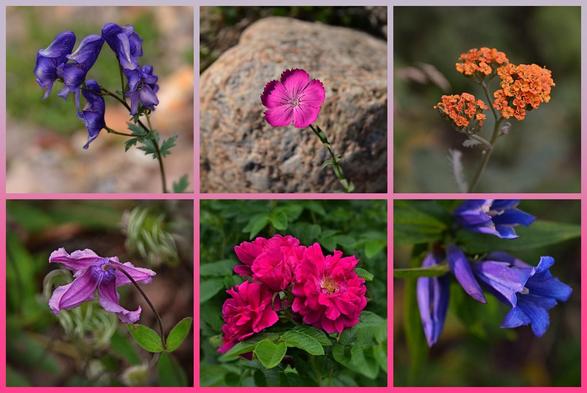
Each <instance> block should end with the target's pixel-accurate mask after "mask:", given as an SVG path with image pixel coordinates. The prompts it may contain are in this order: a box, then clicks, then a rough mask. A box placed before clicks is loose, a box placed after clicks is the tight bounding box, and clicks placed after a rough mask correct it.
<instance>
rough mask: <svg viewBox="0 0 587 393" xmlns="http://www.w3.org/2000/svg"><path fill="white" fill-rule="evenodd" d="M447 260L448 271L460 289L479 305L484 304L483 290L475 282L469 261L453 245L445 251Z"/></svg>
mask: <svg viewBox="0 0 587 393" xmlns="http://www.w3.org/2000/svg"><path fill="white" fill-rule="evenodd" d="M446 252H447V255H446V257H447V259H448V265H449V267H450V270H451V271H452V272H453V274H454V275H455V277H456V279H457V281H458V282H459V284H461V287H463V289H464V290H465V292H467V294H468V295H469V296H471V297H472V298H473V299H475V300H477V301H478V302H481V303H486V302H487V300H485V296H484V295H483V290H482V289H481V286H480V285H479V283H478V282H477V279H476V278H475V275H474V274H473V270H472V269H471V265H470V263H469V260H468V259H467V257H466V256H465V254H464V253H463V252H462V251H461V249H460V248H458V247H457V246H455V245H452V244H451V245H449V246H448V248H447V250H446Z"/></svg>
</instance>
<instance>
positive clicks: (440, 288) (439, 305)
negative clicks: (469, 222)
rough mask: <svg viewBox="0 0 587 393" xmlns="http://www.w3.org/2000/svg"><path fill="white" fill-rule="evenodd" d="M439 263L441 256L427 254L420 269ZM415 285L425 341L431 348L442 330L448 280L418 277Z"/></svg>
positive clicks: (446, 278)
mask: <svg viewBox="0 0 587 393" xmlns="http://www.w3.org/2000/svg"><path fill="white" fill-rule="evenodd" d="M440 262H442V257H441V256H439V255H438V254H434V253H429V254H428V255H426V258H424V261H423V262H422V267H431V266H434V265H438V264H439V263H440ZM416 285H417V290H416V293H417V300H418V309H419V310H420V319H421V320H422V327H423V328H424V335H425V336H426V341H427V342H428V346H429V347H431V346H432V345H434V344H435V343H436V342H437V341H438V338H439V337H440V334H441V333H442V329H443V328H444V320H445V319H446V312H447V310H448V301H449V295H450V278H449V276H448V275H446V274H445V275H444V276H441V277H420V278H418V281H417V283H416Z"/></svg>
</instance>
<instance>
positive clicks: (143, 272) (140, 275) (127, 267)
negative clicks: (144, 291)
mask: <svg viewBox="0 0 587 393" xmlns="http://www.w3.org/2000/svg"><path fill="white" fill-rule="evenodd" d="M110 263H111V264H112V265H116V266H117V267H118V268H120V269H123V270H124V271H125V272H126V273H128V274H129V275H130V276H131V277H132V278H133V280H135V281H136V282H142V283H145V284H147V283H149V282H151V280H152V279H153V277H154V276H156V275H157V273H155V272H154V271H152V270H151V269H146V268H144V267H135V266H134V265H133V264H132V263H130V262H125V263H120V262H116V261H114V260H112V258H110ZM130 283H131V282H130V280H129V279H128V277H127V276H126V275H125V274H124V273H122V272H120V271H119V269H116V286H117V287H120V286H122V285H127V284H130Z"/></svg>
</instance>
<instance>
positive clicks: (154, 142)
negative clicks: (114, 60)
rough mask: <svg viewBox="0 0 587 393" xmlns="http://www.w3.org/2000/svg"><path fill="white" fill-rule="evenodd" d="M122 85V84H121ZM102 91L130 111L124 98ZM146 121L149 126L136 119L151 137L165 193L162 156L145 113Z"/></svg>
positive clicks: (165, 184)
mask: <svg viewBox="0 0 587 393" xmlns="http://www.w3.org/2000/svg"><path fill="white" fill-rule="evenodd" d="M123 87H124V85H123ZM102 92H103V93H104V94H105V95H107V96H109V97H112V98H114V99H115V100H116V101H118V102H119V103H120V104H121V105H124V107H125V108H126V109H127V110H128V111H129V112H130V111H131V108H130V106H129V105H128V103H127V102H126V101H125V100H124V98H121V97H120V96H118V94H115V93H112V92H111V91H109V90H107V89H105V88H102ZM147 121H148V123H149V127H148V126H146V125H145V123H143V122H142V121H141V119H138V118H137V119H136V122H137V123H138V125H139V126H141V128H142V129H143V130H145V132H146V133H147V136H149V138H150V139H151V141H152V142H153V146H154V147H155V153H156V157H157V161H158V162H159V172H160V173H161V187H162V189H163V192H164V193H165V194H166V193H168V192H169V191H168V190H167V177H166V175H165V166H164V165H163V156H162V155H161V149H160V148H159V142H158V141H157V140H156V139H155V137H154V135H153V131H152V128H151V127H150V125H151V121H150V119H149V117H148V115H147ZM107 130H108V128H107ZM108 132H111V131H108ZM115 134H119V135H126V136H131V137H132V136H134V135H131V134H122V133H118V132H115Z"/></svg>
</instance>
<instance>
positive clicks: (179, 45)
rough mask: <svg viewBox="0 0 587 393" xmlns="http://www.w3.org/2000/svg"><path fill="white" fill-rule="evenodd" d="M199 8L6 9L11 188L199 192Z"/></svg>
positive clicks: (18, 190)
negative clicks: (196, 65) (196, 185)
mask: <svg viewBox="0 0 587 393" xmlns="http://www.w3.org/2000/svg"><path fill="white" fill-rule="evenodd" d="M193 20H194V14H193V7H188V6H185V7H167V6H160V7H159V6H154V7H108V6H102V7H87V6H83V5H80V6H56V7H54V6H52V7H20V6H18V7H17V6H11V7H7V8H6V114H7V116H6V154H7V157H6V168H7V169H6V190H7V192H10V193H161V192H171V191H173V192H185V191H187V190H191V189H193V173H194V149H193V143H194V131H193V121H194V114H193V113H194V110H193V105H194V82H193V78H194V66H193V54H194V40H193V37H194V23H193Z"/></svg>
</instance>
